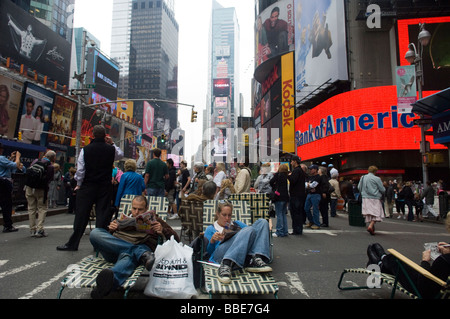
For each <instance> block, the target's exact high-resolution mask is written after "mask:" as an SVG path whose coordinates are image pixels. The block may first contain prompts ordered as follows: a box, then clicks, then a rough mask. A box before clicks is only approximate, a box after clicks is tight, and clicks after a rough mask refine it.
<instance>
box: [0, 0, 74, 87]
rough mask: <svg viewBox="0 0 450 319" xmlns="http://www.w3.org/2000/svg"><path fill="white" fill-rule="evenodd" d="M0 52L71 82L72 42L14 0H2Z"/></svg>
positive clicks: (0, 6)
mask: <svg viewBox="0 0 450 319" xmlns="http://www.w3.org/2000/svg"><path fill="white" fill-rule="evenodd" d="M0 30H2V32H0V54H1V56H3V57H10V58H11V59H13V60H14V62H15V63H17V64H19V65H21V64H24V65H25V66H26V67H28V68H29V69H31V70H36V71H37V72H38V73H41V74H43V75H46V76H48V77H49V78H50V79H52V80H55V81H58V84H61V85H68V84H69V77H70V58H71V44H70V43H69V42H68V41H66V40H65V39H64V38H63V37H61V36H60V35H59V34H57V33H56V32H52V31H51V30H50V29H49V27H48V26H46V25H44V24H43V23H41V22H40V21H39V20H37V19H36V18H35V17H33V16H32V15H31V14H29V13H28V12H26V11H24V10H23V9H21V8H20V7H18V6H17V5H15V4H14V3H13V2H11V1H0Z"/></svg>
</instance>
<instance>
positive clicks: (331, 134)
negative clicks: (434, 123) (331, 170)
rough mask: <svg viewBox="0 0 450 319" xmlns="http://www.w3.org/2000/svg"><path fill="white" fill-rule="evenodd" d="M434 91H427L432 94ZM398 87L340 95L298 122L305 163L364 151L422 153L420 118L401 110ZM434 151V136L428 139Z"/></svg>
mask: <svg viewBox="0 0 450 319" xmlns="http://www.w3.org/2000/svg"><path fill="white" fill-rule="evenodd" d="M429 93H431V92H427V94H429ZM396 105H397V88H396V86H381V87H373V88H367V89H361V90H355V91H350V92H346V93H343V94H339V95H336V96H335V97H333V98H331V99H329V100H327V101H326V102H324V103H322V104H320V105H318V106H317V107H315V108H314V109H312V110H310V111H309V112H307V113H305V114H304V115H302V116H300V117H298V118H297V119H296V120H295V142H296V147H297V152H298V155H299V156H300V157H301V158H302V160H310V159H314V158H318V157H323V156H328V155H332V154H343V153H351V152H364V151H387V150H419V148H420V140H421V136H420V128H419V126H415V125H414V124H413V120H414V119H415V118H417V116H416V115H415V114H413V113H402V114H400V113H399V112H398V110H397V106H396ZM427 140H428V141H430V145H431V148H432V149H443V146H442V145H435V144H434V143H433V141H432V140H433V139H432V136H429V137H427Z"/></svg>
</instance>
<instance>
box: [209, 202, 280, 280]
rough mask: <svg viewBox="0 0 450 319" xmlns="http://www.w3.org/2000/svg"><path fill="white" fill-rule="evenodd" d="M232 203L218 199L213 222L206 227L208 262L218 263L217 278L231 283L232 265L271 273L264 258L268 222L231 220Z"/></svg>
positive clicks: (265, 255)
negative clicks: (246, 222)
mask: <svg viewBox="0 0 450 319" xmlns="http://www.w3.org/2000/svg"><path fill="white" fill-rule="evenodd" d="M232 216H233V205H232V204H231V202H229V201H227V200H225V201H223V203H221V202H219V206H218V208H217V212H216V221H215V222H214V224H213V225H210V226H208V228H206V231H205V237H206V238H207V239H208V247H207V251H208V253H209V255H210V256H211V257H210V259H209V261H210V262H214V263H220V267H219V281H220V282H221V283H223V284H229V283H230V282H231V270H232V267H233V265H234V264H235V265H237V266H238V267H239V268H244V267H245V270H247V271H249V272H258V273H261V272H270V271H272V268H271V267H269V266H268V265H267V264H266V262H265V261H264V260H269V259H270V243H269V235H270V234H269V223H268V222H267V220H265V219H259V220H257V221H256V222H255V223H254V224H253V225H252V226H247V225H246V224H244V223H242V222H240V221H234V222H232Z"/></svg>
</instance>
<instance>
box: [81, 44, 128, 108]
mask: <svg viewBox="0 0 450 319" xmlns="http://www.w3.org/2000/svg"><path fill="white" fill-rule="evenodd" d="M87 61H88V63H87V70H88V71H87V76H86V83H87V84H95V89H93V92H95V93H97V94H99V95H101V96H103V97H105V98H106V99H107V100H109V101H115V100H117V90H118V83H119V73H120V72H119V66H118V65H116V64H115V63H113V62H112V61H111V59H109V58H107V57H106V56H105V55H104V54H102V53H101V52H100V51H99V50H98V49H97V48H89V50H88V58H87Z"/></svg>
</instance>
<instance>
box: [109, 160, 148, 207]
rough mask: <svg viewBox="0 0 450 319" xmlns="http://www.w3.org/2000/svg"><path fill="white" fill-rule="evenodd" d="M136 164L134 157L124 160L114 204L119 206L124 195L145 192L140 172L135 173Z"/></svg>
mask: <svg viewBox="0 0 450 319" xmlns="http://www.w3.org/2000/svg"><path fill="white" fill-rule="evenodd" d="M136 169H137V164H136V161H135V160H134V159H129V160H126V161H125V164H124V170H125V173H123V174H122V175H121V177H120V182H119V187H118V188H117V195H116V198H115V202H114V206H116V208H119V207H120V200H121V199H122V197H123V196H125V195H142V194H143V193H144V192H145V182H144V178H143V177H142V175H141V174H138V173H136Z"/></svg>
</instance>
